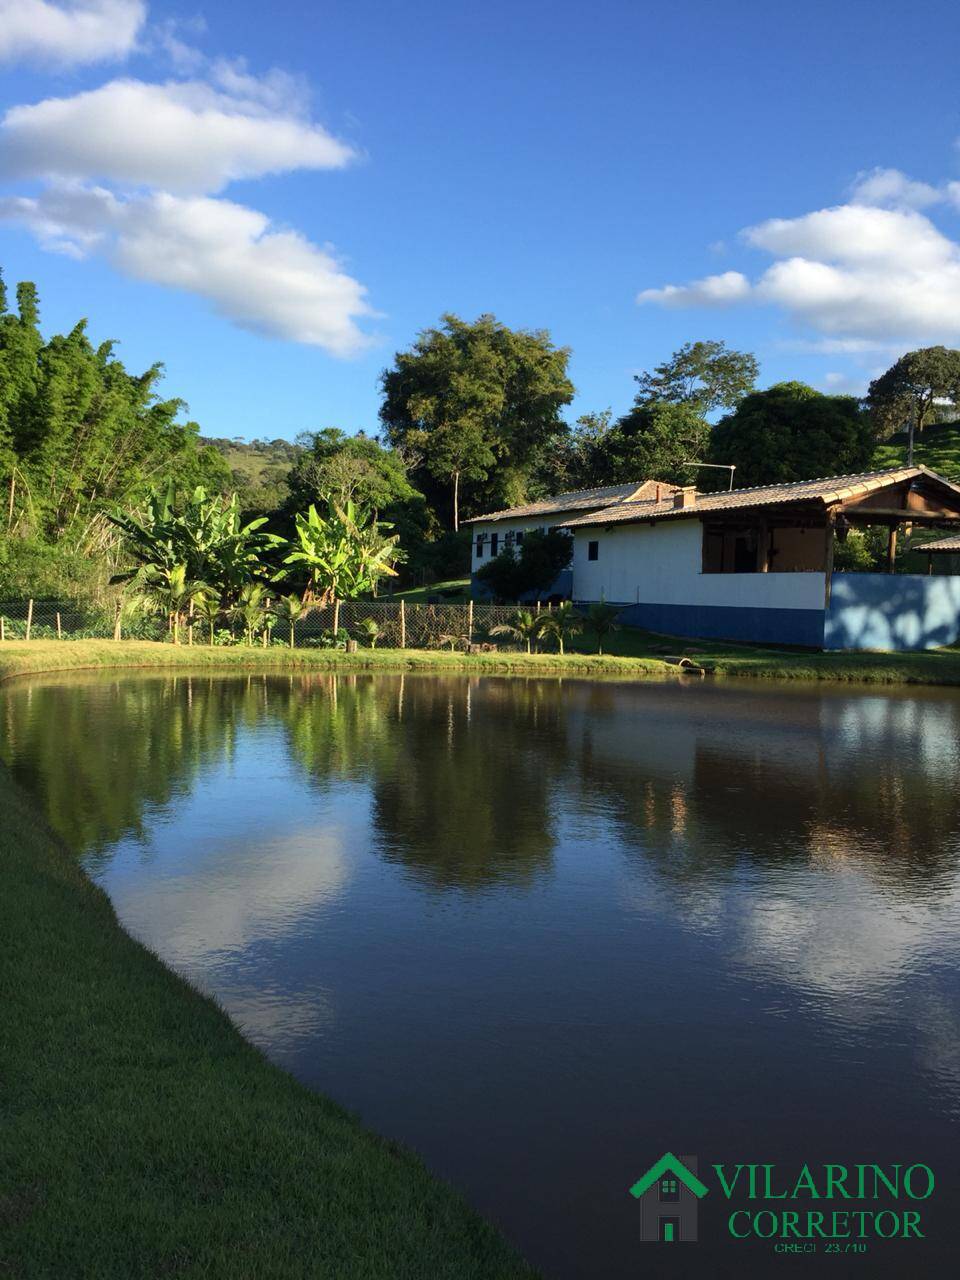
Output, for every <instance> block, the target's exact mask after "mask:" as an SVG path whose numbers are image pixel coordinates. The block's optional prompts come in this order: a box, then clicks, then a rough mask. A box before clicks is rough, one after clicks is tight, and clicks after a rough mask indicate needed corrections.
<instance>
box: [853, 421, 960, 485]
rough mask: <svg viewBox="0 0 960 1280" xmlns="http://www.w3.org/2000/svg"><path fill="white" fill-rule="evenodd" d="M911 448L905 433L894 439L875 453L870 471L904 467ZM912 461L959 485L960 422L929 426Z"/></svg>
mask: <svg viewBox="0 0 960 1280" xmlns="http://www.w3.org/2000/svg"><path fill="white" fill-rule="evenodd" d="M908 447H909V439H908V436H907V434H906V433H905V432H900V433H898V434H897V435H893V436H891V437H890V438H889V439H888V440H884V441H883V442H882V443H881V444H878V445H877V446H876V448H875V449H874V452H873V458H872V459H871V462H870V465H871V467H877V468H878V469H880V468H885V467H902V466H904V465H905V464H906V460H907V449H908ZM913 459H914V462H916V463H919V464H921V465H923V466H925V467H929V468H930V470H931V471H938V472H939V473H940V474H941V475H943V476H946V477H947V479H948V480H953V481H955V482H956V481H960V422H933V423H930V425H929V426H927V427H925V428H924V431H923V435H921V436H920V437H919V438H918V439H917V441H916V443H915V444H914V450H913Z"/></svg>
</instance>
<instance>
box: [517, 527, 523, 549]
mask: <svg viewBox="0 0 960 1280" xmlns="http://www.w3.org/2000/svg"><path fill="white" fill-rule="evenodd" d="M517 546H518V547H522V546H523V530H522V529H518V530H517Z"/></svg>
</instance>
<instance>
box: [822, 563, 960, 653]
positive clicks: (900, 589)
mask: <svg viewBox="0 0 960 1280" xmlns="http://www.w3.org/2000/svg"><path fill="white" fill-rule="evenodd" d="M958 637H960V576H956V575H946V574H935V575H933V576H931V577H921V576H920V575H917V574H912V573H911V574H907V573H892V574H891V573H835V574H834V575H833V578H832V580H831V585H830V608H829V610H828V612H827V618H826V626H825V629H824V641H823V647H824V648H825V649H936V648H939V646H940V645H944V644H953V643H954V641H956V640H957V638H958Z"/></svg>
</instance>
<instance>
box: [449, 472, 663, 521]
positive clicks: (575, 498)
mask: <svg viewBox="0 0 960 1280" xmlns="http://www.w3.org/2000/svg"><path fill="white" fill-rule="evenodd" d="M657 485H659V486H661V487H662V488H663V489H667V490H669V492H670V493H671V494H672V493H673V492H674V490H675V489H676V488H677V486H676V485H672V484H668V483H667V481H665V480H631V481H628V482H627V483H626V484H613V485H602V486H600V487H598V488H595V489H571V490H569V491H568V492H567V493H555V494H552V495H550V496H549V497H547V498H541V499H540V500H539V501H538V502H528V503H525V504H524V505H523V506H520V507H505V508H504V509H503V510H502V511H489V512H487V513H486V514H485V515H482V516H471V518H470V519H469V520H464V521H462V522H461V523H463V524H491V523H494V522H496V521H498V520H522V519H525V518H527V517H529V516H549V515H560V514H563V513H566V512H571V511H573V512H578V511H597V510H604V509H605V508H607V507H611V506H617V505H619V504H620V503H621V502H623V501H624V500H625V499H627V498H630V497H631V496H632V495H633V494H635V493H638V492H640V491H641V490H642V489H645V488H647V487H651V488H652V487H654V486H657Z"/></svg>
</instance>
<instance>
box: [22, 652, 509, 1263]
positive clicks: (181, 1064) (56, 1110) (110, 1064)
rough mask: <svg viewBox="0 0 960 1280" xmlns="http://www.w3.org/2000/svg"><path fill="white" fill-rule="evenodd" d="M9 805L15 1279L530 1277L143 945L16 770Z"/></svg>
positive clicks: (504, 1249)
mask: <svg viewBox="0 0 960 1280" xmlns="http://www.w3.org/2000/svg"><path fill="white" fill-rule="evenodd" d="M64 648H66V646H64ZM64 767H65V768H69V761H66V760H65V761H64ZM0 813H2V815H3V817H2V821H0V871H2V876H3V891H2V893H0V937H2V939H3V942H2V952H0V1007H2V1009H3V1016H2V1019H0V1132H2V1135H3V1136H2V1142H0V1275H3V1276H10V1277H17V1278H20V1277H22V1278H23V1280H41V1278H43V1280H47V1278H49V1280H74V1278H79V1277H84V1278H87V1277H88V1278H89V1280H139V1278H141V1277H142V1278H143V1280H146V1278H147V1277H149V1278H150V1280H154V1278H155V1277H165V1276H170V1277H177V1280H184V1278H187V1277H189V1278H193V1277H203V1278H204V1280H210V1278H214V1277H215V1278H217V1280H221V1278H222V1280H262V1278H266V1277H278V1278H280V1277H282V1278H283V1280H293V1278H296V1277H303V1278H304V1280H307V1278H309V1280H318V1278H326V1277H329V1278H330V1280H373V1278H374V1277H376V1278H377V1280H400V1278H402V1277H409V1278H410V1280H434V1278H435V1277H448V1278H449V1280H469V1278H471V1277H475V1278H476V1280H491V1278H493V1277H503V1278H504V1280H507V1278H508V1277H509V1278H514V1277H516V1278H518V1280H519V1277H523V1276H533V1275H534V1273H533V1272H532V1271H531V1270H530V1269H529V1268H528V1267H527V1266H526V1265H525V1264H524V1263H523V1262H522V1261H521V1260H520V1259H519V1257H518V1256H517V1255H516V1254H515V1253H514V1252H513V1251H512V1250H511V1249H510V1248H509V1247H508V1246H507V1245H506V1244H505V1243H504V1242H503V1240H502V1239H501V1238H500V1237H499V1236H498V1235H497V1233H496V1232H495V1231H494V1230H493V1228H492V1227H490V1226H489V1225H488V1224H486V1223H485V1222H484V1221H483V1220H482V1219H480V1218H479V1217H478V1216H477V1215H476V1214H475V1213H474V1212H472V1211H471V1210H470V1209H469V1208H468V1207H467V1206H466V1205H465V1204H464V1203H463V1201H462V1200H461V1199H460V1198H459V1196H458V1195H456V1194H455V1193H454V1192H453V1191H452V1190H451V1189H450V1188H448V1187H447V1186H445V1185H444V1184H443V1183H441V1182H439V1181H438V1180H436V1179H435V1178H433V1177H432V1176H431V1175H430V1174H429V1173H428V1172H427V1171H426V1170H425V1168H424V1167H423V1165H422V1164H421V1163H420V1162H419V1160H418V1159H417V1158H416V1157H415V1156H414V1155H413V1154H412V1153H411V1152H409V1151H407V1150H405V1149H403V1148H401V1147H399V1146H397V1145H395V1144H393V1143H391V1142H388V1141H386V1140H383V1139H381V1138H378V1137H376V1136H375V1135H374V1134H371V1133H369V1132H367V1131H366V1130H365V1129H364V1128H362V1126H361V1125H360V1124H359V1122H358V1121H357V1120H355V1119H354V1118H353V1117H352V1116H350V1115H348V1114H347V1113H346V1112H344V1111H343V1110H341V1109H340V1108H339V1107H337V1106H336V1105H335V1104H334V1103H332V1102H331V1101H329V1100H328V1099H326V1098H324V1097H322V1096H320V1095H318V1094H315V1093H313V1092H311V1091H310V1090H308V1089H306V1088H304V1087H302V1086H301V1085H299V1084H297V1083H296V1081H294V1079H293V1078H292V1077H291V1076H289V1075H287V1074H286V1073H285V1072H283V1071H281V1070H280V1069H279V1068H277V1067H274V1066H271V1065H270V1064H269V1063H268V1062H267V1060H266V1059H265V1058H264V1057H263V1056H262V1055H261V1054H260V1053H259V1052H258V1051H257V1050H255V1049H254V1048H253V1047H252V1046H251V1045H249V1044H248V1043H247V1042H246V1041H245V1040H244V1039H243V1037H242V1036H241V1035H240V1033H239V1032H238V1031H237V1030H236V1029H235V1028H234V1026H233V1025H232V1023H231V1022H230V1021H229V1020H228V1019H227V1017H226V1015H225V1014H224V1013H222V1012H221V1011H220V1009H219V1008H218V1007H217V1006H216V1005H215V1004H214V1003H213V1002H212V1001H211V1000H208V999H206V998H204V997H203V996H201V995H199V994H198V993H197V992H196V991H194V990H193V989H192V988H190V987H189V986H188V985H187V984H186V983H184V982H182V981H181V980H180V979H179V978H177V977H175V976H174V975H173V974H172V973H171V972H170V971H169V970H167V969H166V968H165V967H164V966H163V965H162V964H161V963H160V961H159V960H158V959H156V957H155V956H154V955H152V954H151V953H150V952H148V951H147V950H146V949H145V948H143V947H142V946H140V945H139V944H138V943H136V942H134V941H133V940H132V939H131V938H129V937H128V936H127V935H126V934H125V933H124V932H123V930H122V929H121V928H120V926H119V925H118V924H117V922H116V919H115V917H114V915H113V911H112V909H111V906H110V903H109V901H108V899H107V898H106V896H105V895H104V894H103V893H102V892H101V891H100V890H99V889H97V888H95V887H94V886H93V884H92V883H91V882H90V881H89V880H88V879H87V878H86V876H85V875H83V874H82V872H81V871H80V870H79V869H78V867H77V865H76V863H75V861H74V860H73V858H72V857H71V856H70V854H69V853H68V852H67V850H66V849H65V848H64V847H63V846H62V845H61V844H60V843H59V842H58V840H57V838H56V837H55V836H54V835H53V834H52V833H51V832H50V831H49V830H48V829H47V827H46V825H45V823H44V821H43V819H42V818H41V817H40V815H39V813H38V811H37V809H36V807H35V805H34V804H33V802H32V801H31V800H30V799H28V798H27V797H26V796H25V795H24V794H23V793H21V792H20V791H19V789H18V788H17V787H16V786H15V785H14V783H13V782H12V780H11V778H10V775H9V774H8V773H7V772H6V770H5V769H4V768H3V767H2V766H0Z"/></svg>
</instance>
